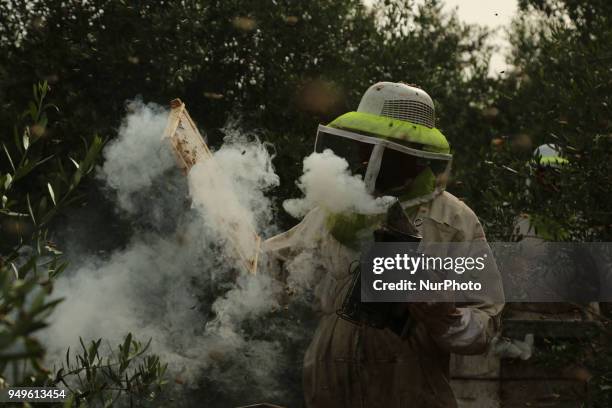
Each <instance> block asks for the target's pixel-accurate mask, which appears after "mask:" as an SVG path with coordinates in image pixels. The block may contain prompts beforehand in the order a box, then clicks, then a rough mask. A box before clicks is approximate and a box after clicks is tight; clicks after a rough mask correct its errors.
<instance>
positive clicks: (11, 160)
mask: <svg viewBox="0 0 612 408" xmlns="http://www.w3.org/2000/svg"><path fill="white" fill-rule="evenodd" d="M2 148H3V149H4V153H5V154H6V157H7V158H8V160H9V163H10V164H11V168H12V169H13V172H14V171H15V164H14V163H13V159H12V158H11V155H10V154H9V151H8V149H7V148H6V145H5V144H4V143H2Z"/></svg>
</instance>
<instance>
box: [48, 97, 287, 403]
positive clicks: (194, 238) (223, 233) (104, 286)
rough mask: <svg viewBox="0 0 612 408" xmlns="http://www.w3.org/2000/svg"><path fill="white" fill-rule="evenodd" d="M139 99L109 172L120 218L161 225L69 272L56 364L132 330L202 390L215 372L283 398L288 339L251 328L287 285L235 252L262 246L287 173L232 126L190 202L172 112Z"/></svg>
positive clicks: (108, 154)
mask: <svg viewBox="0 0 612 408" xmlns="http://www.w3.org/2000/svg"><path fill="white" fill-rule="evenodd" d="M130 108H131V113H130V114H129V115H128V116H127V118H126V119H125V121H124V122H123V124H122V126H121V127H120V130H119V135H118V137H117V139H116V140H115V141H114V142H112V143H111V144H109V146H107V148H106V149H105V151H104V158H105V162H104V165H103V166H102V167H101V168H100V169H99V171H98V177H99V178H100V179H101V180H102V181H103V182H104V183H105V184H106V185H107V186H108V187H109V190H110V191H111V192H112V193H113V194H114V195H115V196H116V198H117V203H118V208H119V210H120V215H121V216H124V217H125V216H127V217H129V218H130V219H134V220H146V222H145V224H147V226H148V227H149V228H138V227H137V228H136V229H135V232H134V234H133V236H132V237H131V239H130V242H129V244H128V245H127V247H125V248H123V249H121V250H117V251H115V252H113V253H111V254H110V255H109V256H107V257H105V258H102V257H92V258H87V259H84V260H80V261H79V262H78V264H79V266H78V267H76V268H74V270H71V271H68V272H67V273H66V274H65V275H63V276H61V277H60V278H59V279H58V280H57V282H56V286H55V292H54V294H55V295H56V296H59V297H63V298H65V300H64V302H62V303H61V304H60V305H59V306H58V307H57V309H56V311H55V313H54V314H53V316H52V321H51V322H50V323H51V325H50V327H49V328H48V329H47V331H46V333H45V336H44V338H45V340H46V342H47V346H48V349H49V359H50V360H51V361H50V362H51V363H57V362H59V361H61V360H62V356H64V355H65V352H66V349H67V348H68V347H70V348H71V349H72V350H75V349H78V348H79V347H78V345H79V338H80V337H81V338H83V340H84V341H85V342H88V341H90V340H95V339H98V338H103V339H104V340H105V342H106V343H107V344H108V345H109V346H112V347H116V346H117V345H118V344H120V342H121V341H122V339H123V337H124V336H125V335H126V334H127V333H129V332H131V333H133V335H134V337H136V338H138V339H140V340H142V341H147V340H148V339H151V340H152V342H151V348H152V350H151V351H152V352H154V353H157V354H159V355H160V358H161V359H162V361H164V362H167V363H168V364H169V370H170V372H171V373H172V374H173V375H175V376H177V377H179V378H181V380H182V381H184V382H186V383H188V384H189V383H191V385H192V386H194V387H195V386H196V385H197V384H196V381H200V380H201V378H202V377H203V376H204V377H206V378H208V380H207V381H213V382H214V383H215V384H216V386H217V387H219V388H221V387H223V388H224V389H225V390H226V391H227V390H231V389H234V388H240V387H242V388H243V389H242V390H238V389H237V390H235V391H236V392H238V391H241V392H246V391H252V390H253V389H260V390H266V392H267V395H271V396H273V395H275V392H278V391H276V390H277V389H278V385H277V384H275V381H276V378H277V377H278V375H277V373H278V372H279V370H280V368H281V361H280V359H279V358H278V355H279V348H280V345H279V343H278V342H277V341H276V340H262V339H257V338H253V337H250V336H249V335H248V334H247V333H245V331H244V330H243V327H242V326H243V324H244V322H245V321H247V320H248V319H257V318H258V317H260V316H263V315H265V314H267V313H271V312H274V311H275V310H277V309H279V304H278V301H277V299H279V298H280V293H281V291H282V286H281V285H280V283H278V282H276V281H274V280H273V279H272V278H270V277H269V276H267V274H265V273H259V274H257V275H251V274H248V273H247V272H246V271H245V270H244V268H243V266H242V264H241V262H240V259H238V258H239V257H238V256H237V253H236V250H235V249H232V248H234V247H233V245H234V244H235V245H237V247H238V249H239V250H240V251H243V252H244V251H247V252H248V251H250V250H253V247H252V246H253V245H254V244H255V242H254V241H253V236H252V231H266V232H271V231H273V230H274V228H273V220H272V216H273V210H272V208H273V206H272V204H271V202H270V200H269V199H268V198H267V197H266V195H265V192H266V191H267V190H269V189H270V188H272V187H275V186H277V185H278V183H279V181H278V177H277V176H276V174H275V173H274V170H273V167H272V164H271V157H270V155H269V153H268V151H267V149H266V146H264V145H263V144H262V143H261V142H259V141H258V140H257V138H255V137H253V136H252V135H244V134H242V133H239V132H238V131H237V130H235V129H232V128H228V129H227V130H226V134H228V136H227V137H226V139H225V142H224V144H223V146H222V147H221V148H220V149H219V150H218V151H217V152H215V153H214V163H213V162H212V161H208V162H204V163H200V164H198V165H196V166H194V167H193V168H192V170H191V172H190V174H189V177H188V185H189V191H188V192H189V196H190V198H191V206H189V205H185V197H177V196H180V194H178V193H177V192H180V189H177V188H176V186H175V185H176V184H181V183H184V184H186V183H187V181H186V180H185V178H184V177H183V176H182V175H180V174H178V171H177V170H175V163H174V158H173V157H172V154H171V152H170V151H169V150H168V149H167V147H166V146H162V143H161V135H162V133H163V131H164V128H165V125H166V120H167V115H168V113H167V112H166V111H164V110H163V109H161V108H160V107H158V106H155V105H151V104H149V105H145V104H143V103H141V102H135V103H132V104H131V106H130ZM157 223H163V224H164V225H166V227H167V226H168V225H169V226H170V228H159V227H158V225H157ZM228 230H232V231H233V233H232V234H229V235H228ZM86 233H89V234H91V233H92V232H91V231H87V232H86ZM231 239H236V240H237V241H236V242H229V241H230V240H231ZM271 328H272V322H270V326H269V327H268V329H271ZM275 376H276V377H275ZM247 379H248V380H247ZM245 381H246V383H245ZM200 385H201V384H200Z"/></svg>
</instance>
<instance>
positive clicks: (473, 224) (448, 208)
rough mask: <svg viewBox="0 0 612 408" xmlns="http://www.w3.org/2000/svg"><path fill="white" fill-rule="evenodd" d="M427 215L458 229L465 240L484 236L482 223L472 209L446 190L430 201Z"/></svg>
mask: <svg viewBox="0 0 612 408" xmlns="http://www.w3.org/2000/svg"><path fill="white" fill-rule="evenodd" d="M428 217H429V218H431V219H432V220H433V221H435V222H437V223H439V224H443V225H445V226H448V227H451V228H453V229H454V230H456V231H458V233H459V234H461V235H462V238H463V239H465V240H468V241H471V240H477V239H484V238H485V234H484V231H483V229H482V225H481V224H480V221H479V220H478V217H477V216H476V214H475V213H474V211H472V209H471V208H470V207H468V205H467V204H465V203H464V202H463V201H461V200H459V199H458V198H457V197H455V196H454V195H452V194H451V193H449V192H447V191H444V192H443V193H442V194H440V195H438V196H437V197H436V198H434V199H433V200H432V201H431V205H430V207H429V213H428Z"/></svg>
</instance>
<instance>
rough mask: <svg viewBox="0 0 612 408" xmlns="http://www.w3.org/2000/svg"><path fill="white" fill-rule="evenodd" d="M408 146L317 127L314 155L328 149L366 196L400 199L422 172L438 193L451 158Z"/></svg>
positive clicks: (408, 144)
mask: <svg viewBox="0 0 612 408" xmlns="http://www.w3.org/2000/svg"><path fill="white" fill-rule="evenodd" d="M418 147H420V146H416V145H413V146H411V143H406V142H403V141H401V140H397V139H396V140H390V139H385V138H381V137H375V136H368V135H364V134H361V133H356V132H352V131H348V130H343V129H337V128H333V127H330V126H323V125H319V128H318V131H317V138H316V141H315V152H317V153H321V152H323V151H324V150H326V149H330V150H331V151H332V152H334V154H335V155H337V156H340V157H342V158H344V159H345V160H346V161H347V162H348V163H349V168H350V170H351V172H352V173H353V174H358V175H360V176H361V177H362V178H363V180H364V182H365V184H366V188H367V189H368V191H369V192H370V193H373V194H376V195H383V194H384V195H397V196H401V195H402V193H403V192H405V191H406V189H407V188H408V187H409V186H410V184H411V183H412V181H414V179H415V178H416V177H417V176H419V175H420V174H422V173H423V172H424V171H425V170H426V169H429V170H431V172H432V173H433V175H434V177H435V189H436V190H438V192H439V191H442V190H443V189H444V188H445V187H446V180H447V179H448V175H449V173H450V166H451V159H452V155H450V154H449V153H440V152H432V151H426V150H423V149H419V148H418Z"/></svg>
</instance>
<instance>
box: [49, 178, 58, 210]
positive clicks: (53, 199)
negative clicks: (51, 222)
mask: <svg viewBox="0 0 612 408" xmlns="http://www.w3.org/2000/svg"><path fill="white" fill-rule="evenodd" d="M47 189H49V195H50V196H51V201H53V205H54V206H56V207H57V202H56V201H55V193H54V192H53V187H51V183H47Z"/></svg>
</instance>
